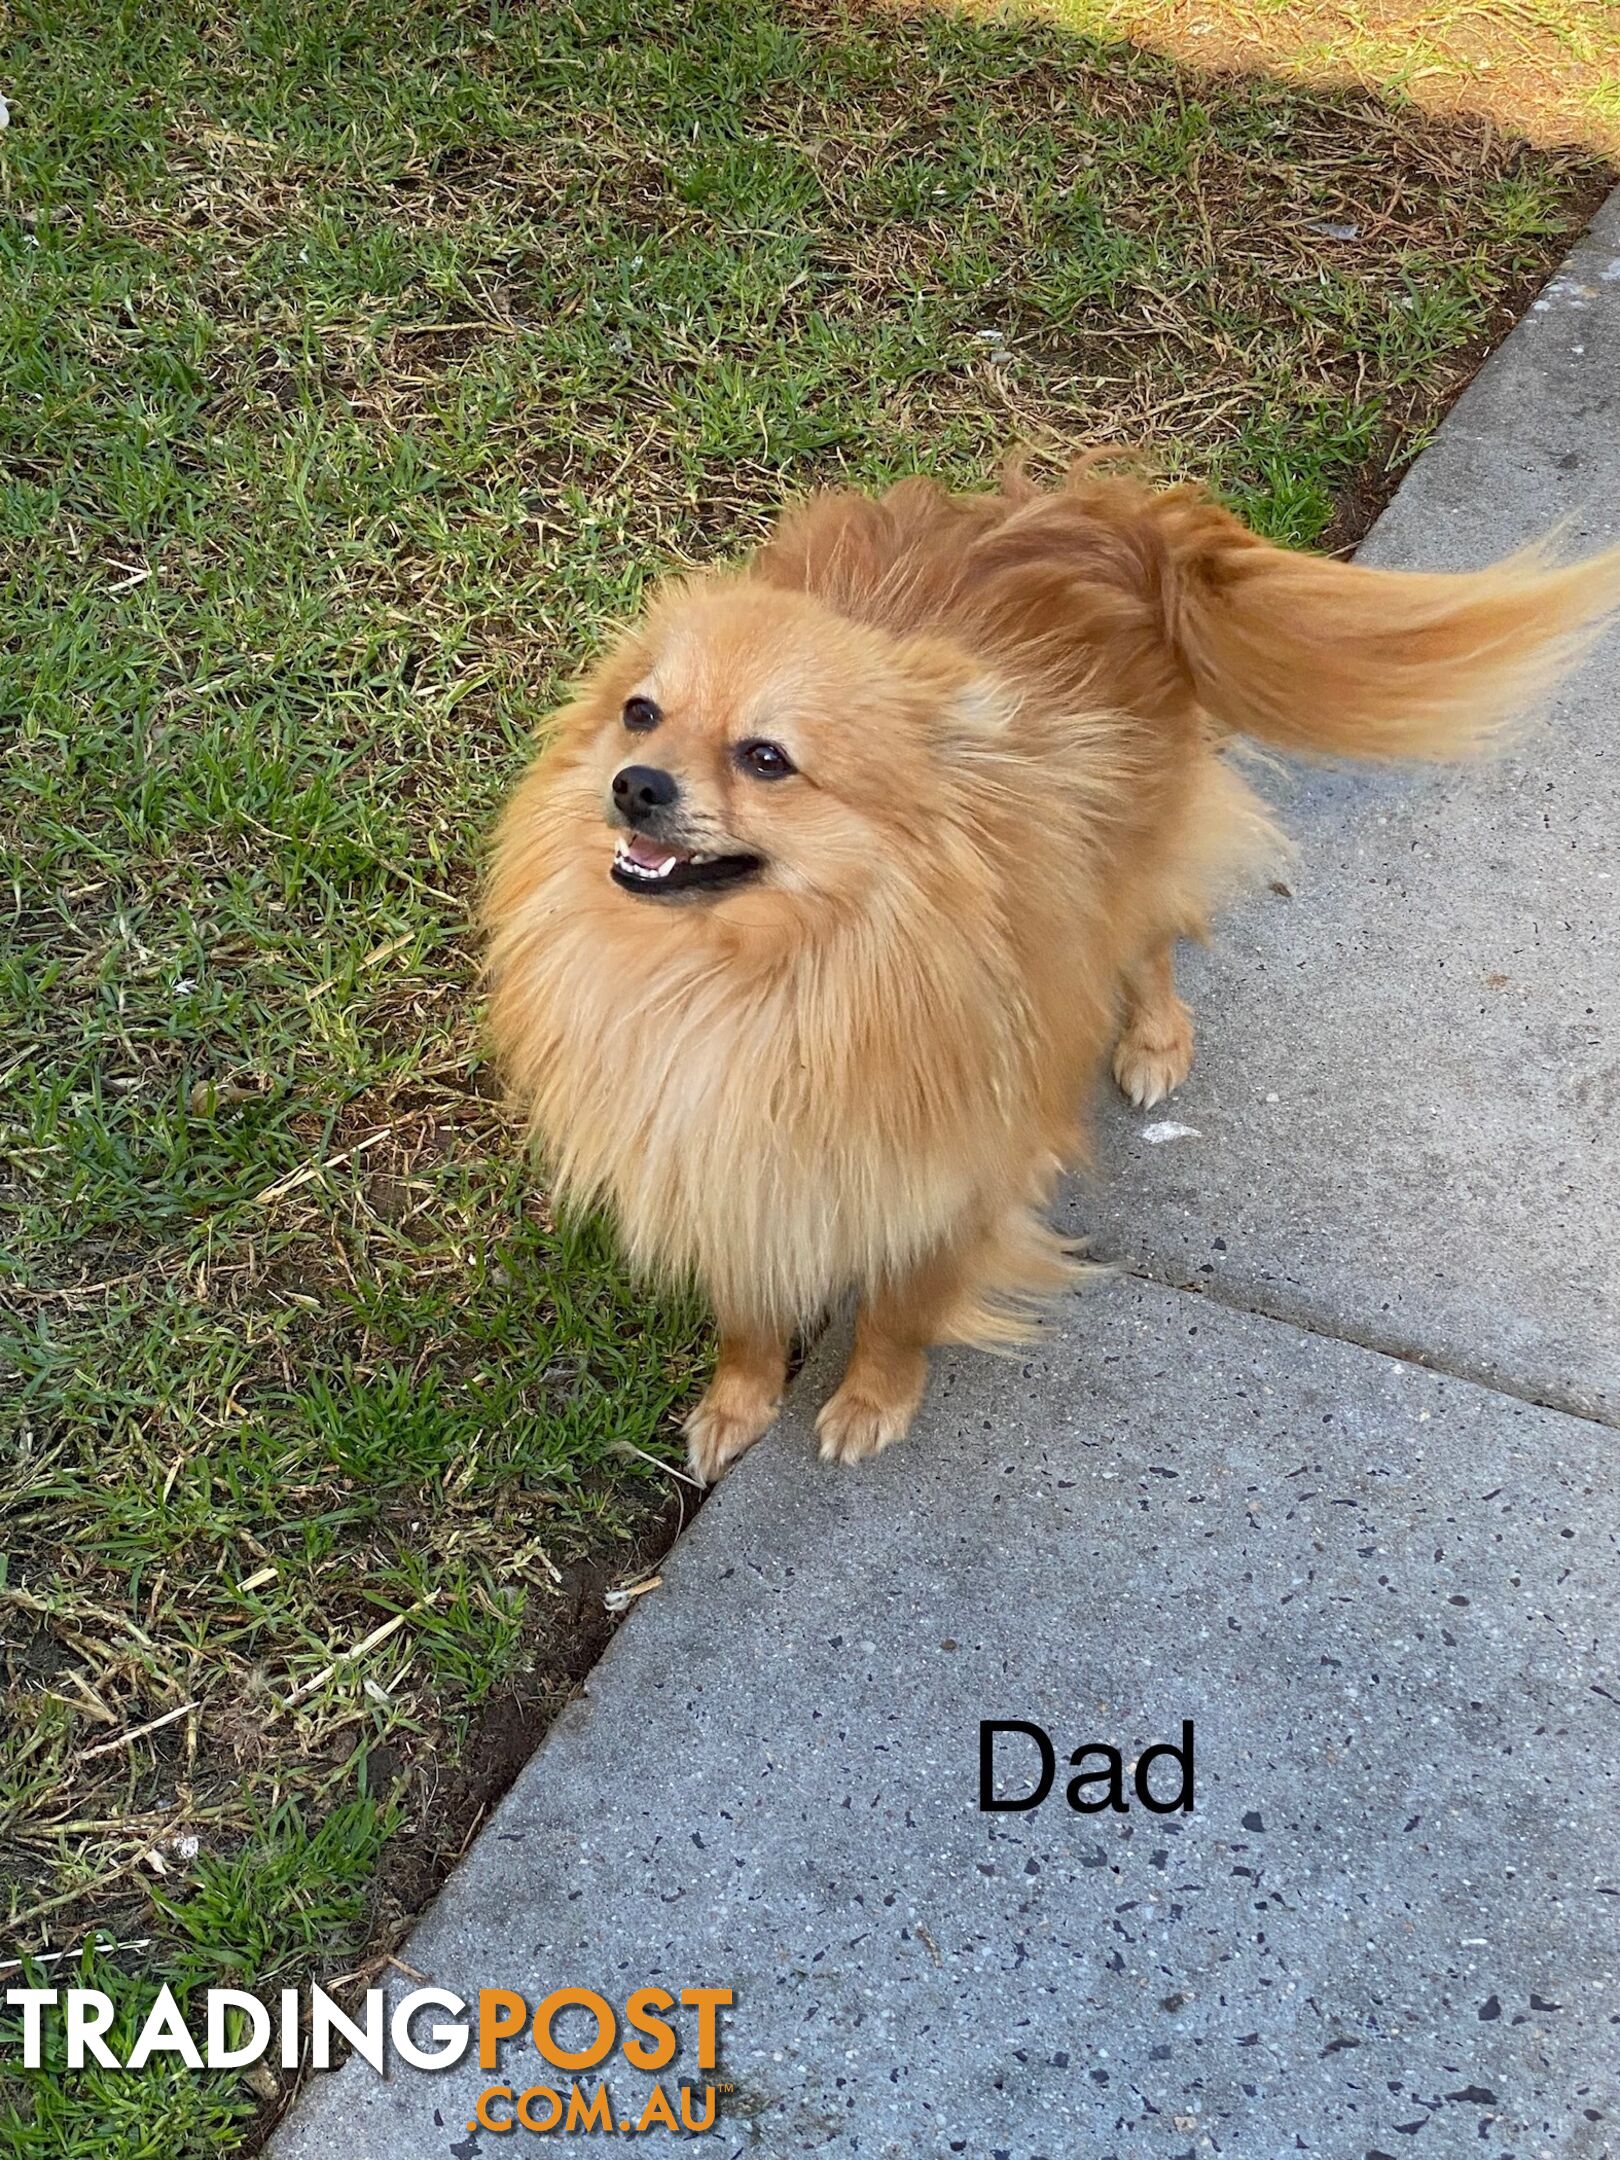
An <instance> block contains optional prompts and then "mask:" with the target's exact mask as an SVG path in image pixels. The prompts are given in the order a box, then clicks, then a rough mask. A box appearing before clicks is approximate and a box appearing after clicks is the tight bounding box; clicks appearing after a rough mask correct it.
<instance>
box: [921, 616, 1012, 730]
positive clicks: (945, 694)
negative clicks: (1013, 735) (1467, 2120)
mask: <svg viewBox="0 0 1620 2160" xmlns="http://www.w3.org/2000/svg"><path fill="white" fill-rule="evenodd" d="M900 664H901V667H902V669H903V671H904V673H905V677H906V681H907V683H908V684H909V685H910V686H911V687H912V689H913V690H914V691H915V692H916V693H918V695H919V697H920V699H921V700H922V702H923V704H924V706H925V710H926V723H925V724H926V728H927V734H928V741H929V743H930V745H931V747H933V748H934V749H936V750H938V751H939V752H940V753H941V754H942V755H943V756H945V757H947V758H950V757H967V756H972V754H973V753H974V752H975V751H985V750H993V749H995V748H997V747H998V746H999V745H1000V743H1001V742H1002V740H1003V739H1004V737H1005V735H1006V730H1007V717H1008V715H1007V691H1006V689H1005V687H1004V686H1003V685H1001V684H999V683H997V682H996V681H995V680H994V678H993V677H991V676H989V675H987V674H986V673H985V671H984V668H983V666H982V664H981V663H979V662H978V661H976V660H975V659H974V658H973V656H972V654H971V653H969V652H968V651H967V650H966V649H965V648H964V647H963V646H960V645H957V644H955V643H953V642H952V640H951V639H949V638H942V637H926V636H924V637H911V638H907V639H906V640H905V641H904V643H903V645H902V646H901V649H900Z"/></svg>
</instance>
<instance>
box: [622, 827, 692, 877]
mask: <svg viewBox="0 0 1620 2160" xmlns="http://www.w3.org/2000/svg"><path fill="white" fill-rule="evenodd" d="M624 852H625V853H626V854H627V855H628V856H629V858H630V860H631V861H632V862H634V863H640V865H641V867H642V868H643V870H656V869H657V868H658V867H659V865H660V864H661V863H667V862H670V861H674V862H684V861H685V857H684V856H683V855H682V853H681V851H680V849H679V848H672V847H670V846H669V845H668V843H667V842H666V841H663V840H649V839H648V838H647V836H646V834H645V833H632V834H631V836H630V838H629V840H628V841H627V842H626V843H625V850H624Z"/></svg>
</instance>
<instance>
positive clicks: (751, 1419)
mask: <svg viewBox="0 0 1620 2160" xmlns="http://www.w3.org/2000/svg"><path fill="white" fill-rule="evenodd" d="M717 1396H720V1397H721V1398H722V1399H721V1400H718V1401H717V1400H716V1397H717ZM776 1409H777V1406H776V1404H775V1402H761V1401H755V1402H753V1403H749V1404H747V1405H743V1404H740V1403H739V1402H738V1401H737V1400H736V1391H735V1390H733V1389H725V1390H722V1389H719V1388H710V1390H709V1392H708V1394H707V1395H705V1396H704V1398H703V1400H702V1401H701V1402H700V1403H699V1404H698V1406H697V1408H696V1409H695V1410H694V1411H693V1412H692V1413H691V1415H690V1416H689V1417H688V1418H687V1420H686V1423H685V1425H684V1426H683V1427H682V1430H683V1431H684V1432H685V1434H686V1460H687V1463H688V1464H689V1466H690V1468H691V1471H692V1475H693V1476H694V1477H700V1478H701V1479H702V1480H703V1482H704V1484H705V1485H712V1484H713V1483H714V1481H715V1479H716V1478H717V1477H718V1476H719V1475H720V1473H721V1471H722V1470H724V1469H727V1468H728V1467H729V1466H730V1465H731V1464H732V1463H734V1462H735V1461H736V1460H737V1457H738V1456H739V1455H746V1454H747V1452H748V1450H749V1449H750V1448H751V1447H752V1446H753V1444H754V1442H755V1441H756V1440H758V1439H760V1438H761V1437H762V1436H763V1435H764V1434H765V1433H767V1432H769V1430H770V1428H771V1426H772V1425H773V1424H774V1423H775V1421H776Z"/></svg>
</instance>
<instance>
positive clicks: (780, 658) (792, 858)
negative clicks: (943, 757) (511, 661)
mask: <svg viewBox="0 0 1620 2160" xmlns="http://www.w3.org/2000/svg"><path fill="white" fill-rule="evenodd" d="M962 672H963V671H962V669H961V667H960V665H959V663H957V662H956V660H955V658H954V656H953V655H952V654H951V653H950V651H949V649H948V648H943V649H942V648H940V647H937V646H935V645H932V644H925V643H921V642H919V641H917V640H898V639H894V638H891V637H888V636H886V635H884V634H883V633H882V632H879V631H875V630H871V629H867V628H865V627H863V626H860V625H856V624H852V623H850V622H848V621H847V620H845V619H843V618H840V617H838V616H835V615H833V614H832V613H831V612H830V611H829V610H827V609H825V608H823V607H821V606H820V605H819V604H817V603H816V602H815V601H813V600H811V599H808V598H806V597H805V596H804V595H802V594H797V593H789V592H783V591H779V590H776V589H774V588H772V587H769V586H766V585H763V584H760V583H756V582H750V581H746V580H740V579H739V580H735V581H729V582H706V583H696V584H693V585H688V586H682V587H677V588H675V589H674V590H673V591H671V592H669V593H667V594H666V595H665V596H664V597H663V598H662V600H661V601H660V602H659V603H658V604H657V605H656V606H655V608H654V610H653V612H652V613H651V615H650V616H649V617H648V619H647V621H646V622H645V623H644V624H642V625H641V626H640V627H639V628H638V629H637V630H635V631H634V632H633V633H632V634H631V635H630V636H629V638H627V639H626V641H625V642H624V644H623V645H622V646H621V647H620V648H619V650H618V651H617V652H615V653H614V654H613V655H612V656H611V657H610V658H609V659H608V660H607V661H606V662H605V663H604V665H603V666H602V667H601V668H599V669H598V671H597V673H596V675H595V677H594V679H593V681H592V683H591V685H590V686H589V688H588V690H587V692H586V695H585V697H584V699H583V700H582V702H581V706H580V707H579V708H578V713H577V724H578V725H580V726H581V727H582V729H583V733H584V740H583V742H582V744H581V749H582V752H583V765H582V770H583V774H584V776H585V778H586V780H587V783H588V784H589V785H591V786H593V787H594V791H595V802H596V807H597V808H598V810H599V812H600V816H601V819H602V824H601V826H598V827H597V833H598V836H599V837H598V840H597V842H596V843H594V844H596V845H599V846H600V850H601V874H602V876H603V878H604V879H610V880H611V881H612V883H613V884H614V885H615V886H617V887H618V888H619V890H620V891H621V892H622V893H624V894H625V896H626V904H627V905H636V906H648V905H653V906H658V907H677V906H678V907H682V908H693V909H703V910H708V911H718V912H720V913H721V914H722V915H725V916H729V917H730V918H732V919H746V920H749V921H754V922H761V923H762V922H763V921H764V920H765V919H766V918H767V917H768V916H769V915H770V914H772V913H774V912H777V910H773V909H772V908H771V907H770V906H769V900H768V896H771V895H776V896H778V899H779V903H780V901H782V900H785V899H786V898H787V897H788V896H794V895H796V896H799V897H800V898H809V897H811V896H815V897H818V898H821V899H824V900H830V901H835V902H836V901H845V902H849V903H851V904H859V902H860V901H861V899H862V898H863V897H864V896H866V895H868V894H869V893H870V891H871V889H872V885H873V881H874V880H875V879H878V878H881V877H883V876H884V875H886V874H892V873H893V872H894V871H895V869H896V867H897V866H900V865H904V864H905V863H907V862H908V861H911V860H913V859H914V857H915V854H916V851H917V850H918V849H919V848H921V847H926V846H927V843H928V828H929V823H930V819H931V818H932V817H934V816H936V815H937V813H938V810H939V807H940V792H941V786H942V771H941V766H940V760H939V741H940V737H939V721H940V715H941V712H942V711H944V710H946V709H948V708H949V706H950V704H951V701H952V699H953V698H954V697H955V695H956V693H957V691H958V690H959V688H960V676H961V674H962ZM582 844H585V845H591V844H593V843H591V842H589V841H587V840H584V839H583V836H582ZM745 896H746V898H747V902H748V904H747V905H746V906H744V905H743V904H742V903H743V901H744V899H745Z"/></svg>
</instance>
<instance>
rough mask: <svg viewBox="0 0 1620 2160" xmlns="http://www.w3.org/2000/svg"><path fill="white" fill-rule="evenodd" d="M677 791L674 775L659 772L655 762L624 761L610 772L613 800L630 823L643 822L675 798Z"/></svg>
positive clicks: (677, 799) (678, 796) (666, 807)
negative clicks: (616, 770) (634, 762)
mask: <svg viewBox="0 0 1620 2160" xmlns="http://www.w3.org/2000/svg"><path fill="white" fill-rule="evenodd" d="M680 793H681V791H680V788H679V787H678V786H677V785H676V782H675V775H674V774H673V773H667V772H660V770H659V769H658V767H657V766H656V765H626V766H625V767H624V768H623V769H622V770H621V771H619V772H616V773H615V774H614V775H613V800H614V801H615V802H616V803H617V804H618V806H619V812H620V815H621V816H623V817H626V818H628V819H629V821H630V823H631V824H632V825H644V824H646V822H647V821H648V820H649V819H650V818H652V817H653V816H655V815H656V814H657V812H658V811H660V810H667V809H668V808H669V807H670V805H671V804H672V803H674V802H678V801H679V800H680Z"/></svg>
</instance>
